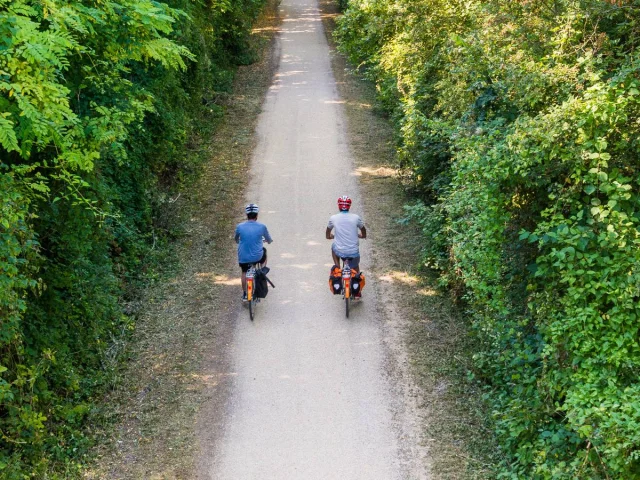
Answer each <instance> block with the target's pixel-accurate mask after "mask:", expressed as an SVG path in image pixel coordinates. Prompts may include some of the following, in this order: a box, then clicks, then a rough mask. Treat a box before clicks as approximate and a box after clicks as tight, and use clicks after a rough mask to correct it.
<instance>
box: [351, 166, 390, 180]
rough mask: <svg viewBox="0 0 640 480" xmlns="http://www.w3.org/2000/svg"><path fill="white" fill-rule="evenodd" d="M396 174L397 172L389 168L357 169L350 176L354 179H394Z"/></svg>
mask: <svg viewBox="0 0 640 480" xmlns="http://www.w3.org/2000/svg"><path fill="white" fill-rule="evenodd" d="M397 174H398V170H396V169H394V168H389V167H379V168H371V167H358V168H356V169H355V170H354V171H353V172H352V175H355V176H356V177H362V176H365V175H368V176H370V177H380V178H389V177H395V176H396V175H397Z"/></svg>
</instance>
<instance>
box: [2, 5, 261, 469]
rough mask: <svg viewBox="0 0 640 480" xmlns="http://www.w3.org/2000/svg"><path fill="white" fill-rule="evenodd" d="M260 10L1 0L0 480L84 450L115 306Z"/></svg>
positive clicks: (164, 228)
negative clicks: (89, 415)
mask: <svg viewBox="0 0 640 480" xmlns="http://www.w3.org/2000/svg"><path fill="white" fill-rule="evenodd" d="M262 5H263V1H262V0H238V1H234V2H228V1H225V0H223V1H218V0H214V1H213V2H192V1H189V0H169V1H167V2H158V1H152V0H106V1H102V0H101V1H95V0H0V410H1V414H0V477H2V478H7V479H14V478H15V479H19V478H27V477H29V478H31V477H32V476H37V477H39V478H40V477H42V478H44V477H45V476H46V477H47V478H58V477H57V475H58V474H60V475H62V473H60V472H69V471H70V470H73V468H74V466H73V465H74V464H75V462H77V460H78V459H79V458H80V457H81V455H82V453H83V452H84V451H85V450H86V446H87V442H88V439H87V437H86V436H85V435H84V434H83V433H82V432H83V428H84V427H83V419H84V418H86V416H87V415H88V414H89V413H90V412H91V410H92V408H93V406H94V399H93V396H94V395H95V394H96V392H97V391H99V389H98V387H100V385H101V384H102V383H103V382H104V381H105V368H104V362H105V361H106V358H107V357H106V356H105V354H106V353H107V350H108V348H109V347H110V345H111V343H112V340H113V338H114V337H115V336H118V335H120V334H121V333H122V332H123V331H126V330H127V329H129V328H131V326H132V324H131V320H130V319H128V318H127V317H126V316H125V315H124V314H123V309H122V299H123V297H124V295H125V292H126V289H127V287H130V286H131V285H132V283H133V282H134V281H135V279H136V277H137V276H138V275H140V273H141V271H142V270H143V269H144V268H146V265H145V262H147V261H148V260H147V257H148V256H149V253H150V251H151V250H153V246H155V243H156V239H157V238H160V239H161V238H163V237H168V236H170V235H171V234H172V231H171V228H172V227H171V225H170V223H167V222H166V221H165V219H166V217H167V216H166V215H164V214H163V213H164V212H165V209H166V202H167V198H168V197H169V195H168V194H169V193H170V192H171V191H172V189H175V188H177V187H178V186H179V185H180V184H181V182H183V181H185V179H186V178H188V177H189V176H190V175H193V173H194V172H195V171H196V167H197V162H198V161H199V157H198V154H197V145H198V142H200V138H201V137H202V136H204V135H206V133H207V129H208V128H211V127H212V126H214V125H215V123H216V121H217V119H218V118H219V117H220V115H221V114H222V107H220V106H218V105H216V104H215V98H216V95H217V94H218V92H219V91H223V90H225V89H228V88H229V87H230V82H231V79H232V76H233V71H234V68H235V66H237V65H238V64H242V63H246V62H248V61H250V60H251V52H250V51H249V50H248V47H247V45H248V44H247V36H248V34H249V32H250V28H251V25H252V23H253V21H254V20H255V18H256V16H257V14H258V13H259V10H260V9H261V7H262Z"/></svg>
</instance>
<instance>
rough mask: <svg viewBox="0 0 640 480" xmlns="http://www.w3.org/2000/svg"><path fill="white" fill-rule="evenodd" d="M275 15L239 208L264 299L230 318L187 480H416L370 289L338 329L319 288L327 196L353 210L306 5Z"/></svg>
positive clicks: (358, 204)
mask: <svg viewBox="0 0 640 480" xmlns="http://www.w3.org/2000/svg"><path fill="white" fill-rule="evenodd" d="M280 15H281V17H282V27H281V32H280V36H279V40H278V42H279V47H278V48H279V50H278V51H279V55H280V64H279V68H278V71H277V73H276V76H275V78H274V82H273V85H272V86H271V89H270V91H269V94H268V96H267V99H266V102H265V105H264V111H263V114H262V115H261V118H260V120H259V125H258V131H257V135H258V145H257V148H256V150H255V153H254V158H253V168H252V171H253V172H254V175H253V178H252V179H251V183H250V186H249V190H248V192H247V197H246V200H247V201H254V202H257V203H259V204H260V207H261V215H260V220H261V221H263V222H265V223H266V224H267V225H268V227H269V229H270V231H271V234H272V236H273V237H274V240H275V242H274V243H273V244H272V245H271V246H270V247H269V248H268V250H269V258H270V266H271V267H272V274H271V275H270V276H271V277H272V279H273V281H274V282H275V283H276V284H277V288H276V289H275V290H272V291H271V292H270V294H269V297H268V298H267V299H266V301H264V302H262V303H261V304H260V305H259V309H258V313H257V318H256V320H255V321H254V322H253V323H252V322H250V321H249V318H248V313H247V312H246V311H245V310H243V309H238V311H237V314H236V315H235V318H233V319H232V320H233V321H234V322H235V331H234V332H232V334H231V336H230V338H229V339H228V342H227V343H228V345H227V349H226V351H227V354H228V362H224V365H225V370H224V371H222V370H218V371H212V372H211V376H212V377H214V378H216V379H217V383H216V387H215V390H216V391H215V392H214V393H212V398H211V400H210V401H209V404H208V405H205V407H204V408H202V409H201V411H200V420H199V425H200V430H201V439H202V443H201V448H200V459H199V462H198V465H199V471H198V478H202V479H219V480H222V479H242V480H249V479H261V480H267V479H298V478H299V479H302V478H304V479H323V480H327V479H349V480H355V479H368V480H372V479H384V480H390V479H405V478H406V479H423V478H425V479H426V478H429V473H428V462H427V460H426V452H425V451H424V449H423V448H421V447H419V443H420V440H419V439H420V431H419V428H417V426H416V425H415V423H414V422H415V419H416V418H419V415H418V412H416V411H413V406H412V399H411V398H409V396H408V394H407V392H408V391H409V390H410V388H409V386H408V385H407V382H408V380H407V378H409V375H407V374H406V371H403V368H405V367H403V365H402V360H400V361H399V360H398V352H401V351H402V346H401V345H400V344H399V342H400V339H399V336H398V335H397V334H395V333H394V331H392V329H391V327H390V326H389V325H388V324H387V323H385V320H386V318H385V317H384V315H383V313H382V311H383V310H384V308H383V307H384V305H382V301H381V300H379V296H378V295H377V289H378V287H377V286H376V278H374V277H375V276H374V275H371V276H370V277H369V279H368V285H367V288H366V290H365V294H364V299H363V301H362V302H361V303H360V304H357V305H356V306H355V308H354V309H353V311H352V316H351V318H350V319H349V320H346V319H345V318H344V306H343V303H342V302H341V301H340V299H339V298H333V297H332V295H331V294H330V293H329V290H328V287H326V279H327V274H328V270H329V266H330V264H331V261H330V253H329V248H330V244H329V242H328V241H327V240H325V239H324V229H325V226H326V221H327V219H328V217H329V216H330V215H331V214H333V213H335V212H336V205H335V201H336V199H337V198H338V196H339V195H342V194H345V193H347V194H349V195H351V196H352V198H353V199H354V207H353V210H352V211H354V212H355V213H361V212H362V205H363V198H362V197H361V195H360V192H359V186H358V183H357V174H358V173H357V172H356V171H355V167H354V163H353V159H352V158H351V155H350V151H349V148H348V138H347V137H346V126H345V119H344V113H343V105H342V104H343V101H342V99H341V98H340V96H339V94H338V92H337V88H336V83H335V79H334V77H333V74H332V71H331V64H330V59H329V48H328V45H327V42H326V38H325V34H324V30H323V26H322V22H321V17H320V14H319V11H318V6H317V2H316V1H315V0H285V1H284V2H283V3H282V5H281V6H280ZM365 222H366V218H365ZM375 242H376V240H375V232H372V239H371V240H368V241H367V242H363V243H364V244H363V245H362V255H363V270H364V271H365V272H367V259H368V258H371V255H370V253H371V252H370V249H371V248H375ZM229 292H230V294H236V295H239V293H240V291H239V289H237V290H231V289H230V290H229ZM231 292H233V293H231ZM216 365H217V366H218V368H220V366H221V365H222V364H221V363H220V362H213V363H212V367H213V368H216Z"/></svg>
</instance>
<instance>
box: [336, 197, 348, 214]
mask: <svg viewBox="0 0 640 480" xmlns="http://www.w3.org/2000/svg"><path fill="white" fill-rule="evenodd" d="M338 208H339V209H340V210H343V211H344V210H349V209H350V208H351V199H350V198H349V197H348V196H347V195H343V196H341V197H340V198H339V199H338Z"/></svg>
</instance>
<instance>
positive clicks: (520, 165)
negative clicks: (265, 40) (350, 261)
mask: <svg viewBox="0 0 640 480" xmlns="http://www.w3.org/2000/svg"><path fill="white" fill-rule="evenodd" d="M339 3H340V4H342V6H343V7H344V8H345V10H344V15H343V16H342V17H341V18H340V19H339V23H338V29H337V32H336V38H337V40H338V43H339V48H340V49H341V51H342V52H344V53H345V54H346V55H347V56H348V58H349V59H350V61H351V63H352V65H354V66H357V68H358V69H359V70H360V71H361V72H362V73H363V74H364V75H365V76H366V77H368V78H369V79H370V80H372V81H373V82H374V83H375V84H376V87H377V98H378V102H379V104H380V105H381V109H382V110H383V111H384V112H386V114H388V116H389V118H390V119H391V120H392V122H393V123H394V125H395V143H396V147H397V155H398V158H399V162H400V167H401V168H402V172H403V175H404V181H405V184H406V185H407V186H408V188H409V189H410V191H411V193H412V195H413V198H414V201H412V202H410V204H408V205H407V207H406V214H407V217H408V218H409V219H410V220H411V221H413V222H414V224H415V225H417V226H418V227H419V228H420V229H421V231H422V234H423V237H424V238H423V242H422V255H423V263H424V264H425V265H427V266H428V267H430V268H431V269H434V270H435V271H437V272H438V274H439V279H440V280H439V282H440V285H441V286H442V287H443V288H445V289H447V291H448V292H450V294H451V297H452V298H453V299H454V301H455V302H457V303H458V305H459V308H460V309H461V310H463V311H465V312H466V313H467V315H468V317H469V318H470V321H471V323H472V333H473V337H474V339H473V341H471V342H470V343H469V344H468V346H469V347H471V348H474V349H475V350H474V362H473V367H472V369H471V375H472V377H473V380H474V381H476V382H477V384H478V385H479V386H480V387H481V388H482V389H483V390H484V391H485V392H486V400H487V402H488V405H489V409H490V411H491V412H492V419H491V420H492V422H491V425H492V428H493V430H494V434H495V435H496V437H497V439H498V442H499V444H500V455H499V456H497V457H496V458H498V459H499V462H500V465H499V472H498V473H496V474H495V476H496V477H497V478H505V479H507V478H509V479H515V478H522V479H525V478H526V479H575V478H580V479H614V478H615V479H634V478H640V457H639V456H640V453H639V452H640V400H639V399H640V395H639V394H640V381H639V376H638V373H639V371H640V348H639V347H638V333H639V332H638V328H639V325H640V324H639V323H638V314H640V311H639V307H638V298H639V293H638V292H639V287H640V258H639V257H640V250H639V249H638V247H639V246H640V231H639V227H640V202H639V197H638V193H639V192H640V184H639V179H640V175H639V174H640V171H639V170H640V164H639V162H638V153H639V151H638V150H639V144H638V133H639V132H638V130H639V128H640V59H639V56H638V51H637V44H638V40H639V35H640V29H639V27H638V23H637V19H638V18H640V4H638V3H637V2H633V1H632V2H604V1H584V2H572V1H564V0H558V1H552V2H543V1H537V0H534V1H532V2H503V1H499V0H496V1H493V0H488V1H471V2H453V3H452V2H440V1H439V0H410V1H409V0H406V1H405V0H373V1H371V0H367V1H365V0H349V1H348V2H344V1H342V2H339ZM426 337H427V335H425V338H426Z"/></svg>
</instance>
